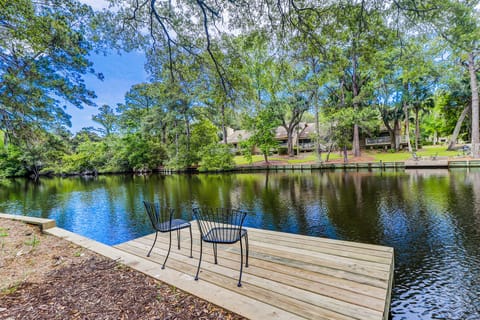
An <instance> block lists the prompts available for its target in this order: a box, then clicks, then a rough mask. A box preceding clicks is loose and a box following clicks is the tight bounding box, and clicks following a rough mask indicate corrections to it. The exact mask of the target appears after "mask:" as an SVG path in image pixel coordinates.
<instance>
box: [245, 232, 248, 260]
mask: <svg viewBox="0 0 480 320" xmlns="http://www.w3.org/2000/svg"><path fill="white" fill-rule="evenodd" d="M245 244H246V247H247V261H246V262H245V267H246V268H248V251H249V250H248V233H245Z"/></svg>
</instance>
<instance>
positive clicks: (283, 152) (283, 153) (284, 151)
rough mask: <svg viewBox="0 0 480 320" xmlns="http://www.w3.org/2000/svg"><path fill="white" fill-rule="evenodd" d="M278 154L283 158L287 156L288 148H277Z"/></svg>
mask: <svg viewBox="0 0 480 320" xmlns="http://www.w3.org/2000/svg"><path fill="white" fill-rule="evenodd" d="M277 151H278V154H279V155H281V156H285V155H287V154H288V148H287V147H278V148H277Z"/></svg>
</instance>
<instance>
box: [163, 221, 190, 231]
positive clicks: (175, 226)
mask: <svg viewBox="0 0 480 320" xmlns="http://www.w3.org/2000/svg"><path fill="white" fill-rule="evenodd" d="M189 226H190V222H188V221H186V220H183V219H173V220H172V227H170V222H169V221H166V222H162V223H158V224H157V225H156V229H157V230H158V231H160V232H169V231H174V230H179V229H183V228H188V227H189Z"/></svg>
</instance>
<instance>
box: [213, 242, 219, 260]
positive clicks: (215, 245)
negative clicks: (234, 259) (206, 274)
mask: <svg viewBox="0 0 480 320" xmlns="http://www.w3.org/2000/svg"><path fill="white" fill-rule="evenodd" d="M213 256H214V257H215V264H218V263H217V244H216V243H215V242H214V243H213Z"/></svg>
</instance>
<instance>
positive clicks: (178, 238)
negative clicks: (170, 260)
mask: <svg viewBox="0 0 480 320" xmlns="http://www.w3.org/2000/svg"><path fill="white" fill-rule="evenodd" d="M177 243H178V250H180V229H177Z"/></svg>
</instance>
